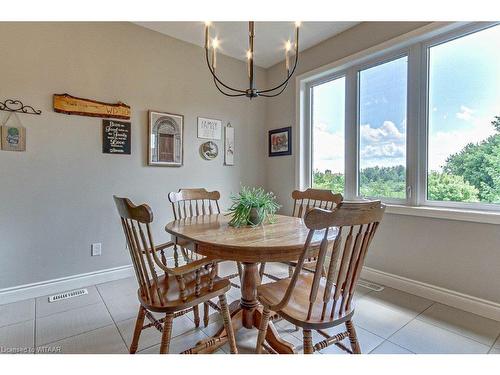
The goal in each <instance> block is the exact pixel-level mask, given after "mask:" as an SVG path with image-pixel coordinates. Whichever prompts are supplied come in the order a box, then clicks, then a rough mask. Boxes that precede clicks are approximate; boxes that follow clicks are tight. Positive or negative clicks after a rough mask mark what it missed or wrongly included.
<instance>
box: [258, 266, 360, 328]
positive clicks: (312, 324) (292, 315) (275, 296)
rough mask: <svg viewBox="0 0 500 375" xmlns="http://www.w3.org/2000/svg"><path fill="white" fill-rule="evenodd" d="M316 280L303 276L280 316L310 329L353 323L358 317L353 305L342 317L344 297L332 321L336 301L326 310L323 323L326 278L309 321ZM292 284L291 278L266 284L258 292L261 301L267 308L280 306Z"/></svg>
mask: <svg viewBox="0 0 500 375" xmlns="http://www.w3.org/2000/svg"><path fill="white" fill-rule="evenodd" d="M313 279H314V274H312V273H308V272H304V273H300V274H299V277H298V279H297V283H296V284H295V288H294V290H293V293H292V296H291V297H290V300H289V301H288V303H287V305H286V306H285V307H284V308H283V309H282V310H280V311H276V312H277V313H278V314H280V315H281V316H282V317H283V318H284V319H286V320H288V321H289V322H291V323H293V324H295V325H297V326H300V327H303V328H306V329H321V328H328V327H333V326H335V325H338V324H340V323H343V322H345V321H346V320H348V319H350V318H351V316H352V315H353V314H354V306H353V303H352V301H351V306H350V309H348V310H346V311H345V312H344V313H343V314H339V308H340V306H341V304H342V296H340V297H339V299H338V300H337V303H336V304H335V309H334V314H333V316H332V317H330V313H331V309H332V306H333V299H332V298H331V299H330V301H329V303H328V304H327V306H326V313H325V317H324V318H323V319H322V318H321V314H322V311H323V293H324V290H325V284H326V280H325V279H324V278H322V279H321V281H320V285H319V289H318V297H317V299H316V302H315V303H314V305H313V309H312V313H311V317H310V318H309V319H307V311H308V309H309V294H310V291H311V285H312V283H313ZM290 281H291V279H290V278H286V279H282V280H280V281H277V282H274V283H269V284H263V285H261V286H259V287H258V289H257V295H258V299H259V301H260V302H261V303H262V304H263V305H266V306H272V305H276V304H277V303H279V302H280V301H281V300H282V299H283V297H284V295H285V293H286V290H287V288H288V285H289V284H290ZM334 290H335V289H334Z"/></svg>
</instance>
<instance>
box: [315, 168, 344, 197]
mask: <svg viewBox="0 0 500 375" xmlns="http://www.w3.org/2000/svg"><path fill="white" fill-rule="evenodd" d="M344 186H345V178H344V175H343V174H342V173H332V172H331V171H330V170H326V171H325V173H323V172H320V171H317V170H316V171H314V172H313V187H314V188H316V189H327V190H331V191H333V192H334V193H341V194H343V193H344Z"/></svg>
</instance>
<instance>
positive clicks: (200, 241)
mask: <svg viewBox="0 0 500 375" xmlns="http://www.w3.org/2000/svg"><path fill="white" fill-rule="evenodd" d="M229 221H230V217H229V216H227V215H225V214H216V215H201V216H195V217H191V218H185V219H181V220H175V221H172V222H170V223H168V224H167V225H166V227H165V230H166V231H167V232H168V233H170V234H171V235H172V236H174V237H177V238H179V239H183V240H187V241H189V242H190V243H191V244H192V245H193V246H192V250H193V251H195V252H196V253H198V254H200V255H203V256H207V257H210V258H216V259H219V260H221V261H236V262H241V264H242V274H241V299H240V300H239V301H234V302H233V303H232V304H231V305H230V311H231V321H232V324H233V327H234V330H235V332H236V331H237V330H239V329H242V328H246V329H253V328H257V329H258V328H259V326H260V321H261V317H262V308H261V306H260V305H259V302H258V300H257V287H258V286H259V285H260V283H261V276H260V274H259V264H261V263H265V262H286V261H296V260H297V259H298V258H299V256H300V254H301V253H302V251H303V249H304V243H305V242H306V237H307V235H308V233H309V229H307V227H306V226H305V225H304V222H303V220H302V219H300V218H296V217H290V216H282V215H276V216H275V219H274V221H273V222H272V223H264V224H262V225H259V226H255V227H252V226H247V227H241V228H234V227H231V226H230V225H229ZM332 232H333V231H332ZM332 236H335V233H332ZM321 238H322V234H321V232H318V233H317V234H315V235H314V237H313V239H312V242H311V247H310V248H309V250H308V251H309V254H308V256H311V257H313V256H315V255H316V253H317V250H318V248H319V244H320V242H321ZM266 341H267V343H268V345H269V346H270V347H271V349H272V351H275V352H277V353H294V347H293V345H292V344H290V343H289V342H287V341H285V340H283V339H282V338H281V337H280V336H279V334H278V332H277V330H276V328H275V326H274V325H273V323H272V321H271V322H270V324H269V328H268V329H267V332H266ZM203 342H204V343H205V347H206V349H205V350H204V351H203V352H205V353H210V352H213V351H215V350H217V349H218V348H219V347H221V346H222V345H224V344H225V343H226V342H227V336H226V332H225V330H224V328H221V329H220V330H219V331H218V332H217V333H216V334H215V335H214V336H213V337H212V338H209V339H207V340H203V341H202V342H200V343H198V345H197V346H199V345H200V344H203ZM202 346H203V345H202Z"/></svg>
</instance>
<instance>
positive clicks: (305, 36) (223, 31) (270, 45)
mask: <svg viewBox="0 0 500 375" xmlns="http://www.w3.org/2000/svg"><path fill="white" fill-rule="evenodd" d="M358 23H359V22H303V23H302V25H301V28H300V36H299V49H300V50H301V51H302V50H305V49H307V48H309V47H312V46H314V45H316V44H318V43H320V42H322V41H323V40H325V39H328V38H330V37H332V36H334V35H336V34H339V33H341V32H342V31H344V30H347V29H349V28H351V27H353V26H354V25H356V24H358ZM135 24H137V25H140V26H143V27H146V28H148V29H151V30H155V31H158V32H160V33H162V34H166V35H169V36H171V37H174V38H177V39H180V40H183V41H185V42H188V43H192V44H196V45H199V46H203V45H204V43H205V39H204V27H205V26H204V23H203V22H135ZM294 28H295V26H294V22H256V23H255V48H254V50H255V52H254V54H255V64H256V65H258V66H261V67H263V68H268V67H270V66H273V65H274V64H276V63H278V62H280V61H282V60H284V54H285V50H284V46H285V42H286V41H287V40H292V41H293V39H294ZM214 36H217V38H218V39H219V41H220V52H221V53H223V54H225V55H228V56H231V57H234V58H236V59H240V60H246V55H245V53H246V50H247V49H248V23H247V22H213V23H212V26H211V37H212V38H213V37H214Z"/></svg>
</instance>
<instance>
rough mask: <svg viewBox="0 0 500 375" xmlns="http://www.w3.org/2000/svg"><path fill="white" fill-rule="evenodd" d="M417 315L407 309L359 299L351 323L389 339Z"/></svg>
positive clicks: (367, 299)
mask: <svg viewBox="0 0 500 375" xmlns="http://www.w3.org/2000/svg"><path fill="white" fill-rule="evenodd" d="M416 315H417V313H414V312H412V313H410V312H408V310H407V309H405V308H402V309H401V310H399V309H396V308H391V307H389V306H387V305H385V304H383V303H379V302H375V301H374V300H373V299H369V298H360V299H359V300H357V301H356V310H355V313H354V317H353V321H354V323H355V324H356V326H359V327H361V328H363V329H366V330H367V331H369V332H372V333H374V334H376V335H378V336H380V337H383V338H389V336H391V335H392V334H393V333H394V332H396V331H397V330H399V329H400V328H402V327H403V326H404V325H405V324H407V323H408V322H409V321H411V320H412V319H413V318H414V317H415V316H416Z"/></svg>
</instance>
